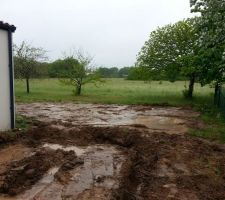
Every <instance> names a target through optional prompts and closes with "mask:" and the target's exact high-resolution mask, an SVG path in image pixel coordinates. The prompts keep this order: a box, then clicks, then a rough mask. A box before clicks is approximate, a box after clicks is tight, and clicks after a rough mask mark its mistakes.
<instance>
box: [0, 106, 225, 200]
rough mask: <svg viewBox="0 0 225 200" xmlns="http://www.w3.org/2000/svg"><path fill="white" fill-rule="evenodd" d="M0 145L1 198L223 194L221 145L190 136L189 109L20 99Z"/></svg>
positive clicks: (185, 199)
mask: <svg viewBox="0 0 225 200" xmlns="http://www.w3.org/2000/svg"><path fill="white" fill-rule="evenodd" d="M17 110H18V112H19V113H20V114H22V115H24V116H27V117H32V118H34V123H33V125H32V127H31V128H30V129H29V130H28V131H26V132H24V133H18V136H17V139H16V140H15V141H11V142H8V143H7V141H5V142H2V143H1V145H0V200H15V199H21V200H22V199H35V200H37V199H38V200H64V199H68V200H72V199H77V200H86V199H94V200H95V199H100V200H101V199H106V200H107V199H108V200H113V199H118V200H120V199H121V200H123V199H128V200H133V199H137V200H139V199H140V200H142V199H143V200H145V199H149V200H163V199H174V200H175V199H176V200H177V199H180V200H189V199H191V200H208V199H209V200H217V199H218V200H224V199H225V147H224V146H223V145H220V144H217V143H215V142H209V141H206V140H202V139H199V138H193V137H191V136H189V135H188V134H187V131H188V129H189V128H196V129H202V128H204V126H205V125H204V123H203V122H201V121H199V120H197V117H198V116H199V113H197V112H194V111H192V110H191V108H179V107H160V106H154V107H152V106H117V105H91V104H79V105H76V104H71V103H67V104H48V103H34V104H29V105H25V104H20V105H18V106H17Z"/></svg>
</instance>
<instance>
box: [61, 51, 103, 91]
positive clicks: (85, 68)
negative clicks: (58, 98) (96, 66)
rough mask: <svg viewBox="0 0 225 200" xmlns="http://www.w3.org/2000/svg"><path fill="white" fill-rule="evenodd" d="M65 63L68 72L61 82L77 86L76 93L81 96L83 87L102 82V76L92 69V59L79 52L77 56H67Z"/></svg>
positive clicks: (63, 75)
mask: <svg viewBox="0 0 225 200" xmlns="http://www.w3.org/2000/svg"><path fill="white" fill-rule="evenodd" d="M64 61H65V62H66V63H67V68H68V70H65V71H64V73H63V74H62V77H64V78H60V81H61V82H62V83H64V84H66V85H73V86H75V90H74V93H75V94H76V95H80V94H81V90H82V86H83V85H85V84H87V83H94V84H96V83H97V82H100V81H101V79H100V75H99V74H98V73H96V72H95V71H94V70H92V68H91V67H90V64H91V62H92V58H91V57H90V56H88V55H84V54H83V53H82V52H80V51H77V52H76V53H75V54H73V55H70V56H67V57H66V58H65V59H64Z"/></svg>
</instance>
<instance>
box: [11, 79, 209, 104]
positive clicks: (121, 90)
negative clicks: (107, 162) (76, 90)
mask: <svg viewBox="0 0 225 200" xmlns="http://www.w3.org/2000/svg"><path fill="white" fill-rule="evenodd" d="M185 84H188V83H185V82H184V81H179V82H175V83H170V82H167V81H163V82H162V84H160V83H159V81H152V82H150V83H144V82H143V81H127V80H124V79H105V82H104V83H101V84H100V85H99V86H98V87H95V86H94V85H93V84H87V85H85V86H84V87H83V90H82V95H81V96H74V95H73V92H72V90H73V87H72V86H66V85H63V84H62V83H60V82H59V81H58V79H33V80H31V83H30V86H31V93H30V94H26V92H25V88H26V87H25V82H24V81H21V80H17V81H16V84H15V86H16V101H17V102H37V101H54V102H65V101H73V102H85V103H107V104H112V103H115V104H164V103H166V104H170V105H184V104H193V103H194V104H205V103H207V104H211V103H212V100H213V97H212V96H213V95H212V94H213V89H212V88H210V87H209V86H206V87H201V86H200V85H199V84H196V87H195V92H194V96H195V97H194V99H193V101H190V100H186V99H184V98H183V95H182V90H184V85H185Z"/></svg>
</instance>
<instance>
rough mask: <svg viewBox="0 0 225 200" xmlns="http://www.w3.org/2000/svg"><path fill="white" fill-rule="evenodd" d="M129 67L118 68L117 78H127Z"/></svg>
mask: <svg viewBox="0 0 225 200" xmlns="http://www.w3.org/2000/svg"><path fill="white" fill-rule="evenodd" d="M130 69H131V67H123V68H121V69H119V72H118V76H119V78H127V77H128V74H129V71H130Z"/></svg>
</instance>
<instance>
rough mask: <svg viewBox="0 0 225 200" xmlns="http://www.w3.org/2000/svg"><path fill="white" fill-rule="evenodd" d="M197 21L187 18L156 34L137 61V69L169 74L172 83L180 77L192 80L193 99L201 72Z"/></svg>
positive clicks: (189, 92)
mask: <svg viewBox="0 0 225 200" xmlns="http://www.w3.org/2000/svg"><path fill="white" fill-rule="evenodd" d="M197 20H198V19H197V18H192V19H187V20H183V21H179V22H177V23H175V24H169V25H166V26H164V27H162V28H158V29H157V30H155V31H153V32H152V33H151V34H150V38H149V40H148V41H147V42H145V44H144V46H143V47H142V49H141V51H140V53H139V54H138V58H137V66H140V67H145V68H147V69H148V70H149V71H150V72H151V73H155V74H157V73H158V74H160V73H164V74H167V77H168V78H170V80H171V81H175V80H176V78H177V77H178V76H179V74H181V75H184V76H186V77H188V79H189V88H188V91H187V95H186V96H187V97H188V98H192V96H193V90H194V84H195V81H196V78H197V77H198V70H199V68H198V67H199V66H198V65H197V62H196V58H195V55H196V52H197V51H198V45H197V43H196V41H197V40H198V34H197V30H196V28H195V24H196V21H197Z"/></svg>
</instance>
